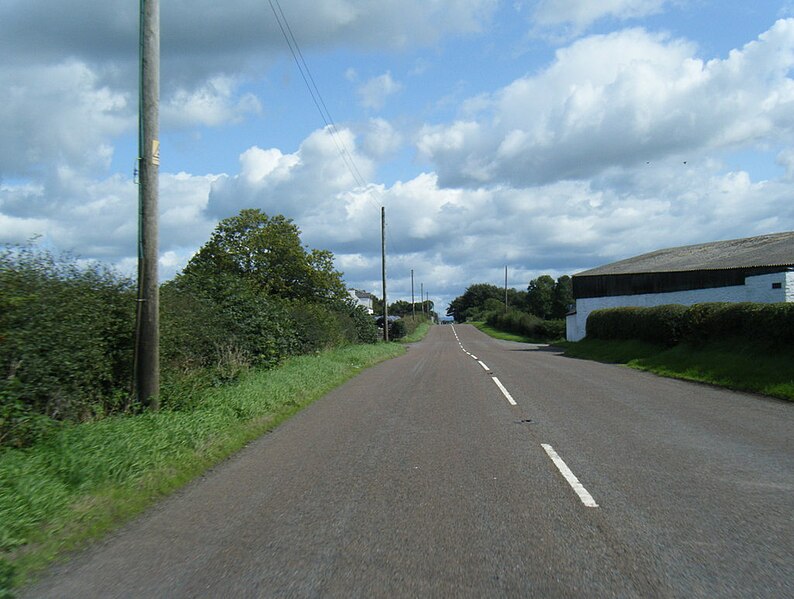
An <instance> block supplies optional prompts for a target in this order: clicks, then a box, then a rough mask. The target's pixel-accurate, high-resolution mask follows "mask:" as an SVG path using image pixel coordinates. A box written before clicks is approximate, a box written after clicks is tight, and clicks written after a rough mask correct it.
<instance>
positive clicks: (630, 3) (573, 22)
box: [534, 0, 672, 34]
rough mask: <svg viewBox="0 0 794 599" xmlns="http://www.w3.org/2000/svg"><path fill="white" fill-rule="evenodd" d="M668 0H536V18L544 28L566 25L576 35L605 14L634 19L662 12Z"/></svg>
mask: <svg viewBox="0 0 794 599" xmlns="http://www.w3.org/2000/svg"><path fill="white" fill-rule="evenodd" d="M671 3H672V1H671V0H598V1H597V2H594V1H593V0H539V1H538V3H537V5H536V6H535V11H534V18H535V21H536V22H537V23H538V24H539V25H541V26H544V27H550V26H559V25H567V26H569V28H570V29H571V31H570V33H573V34H577V33H580V32H582V31H584V30H585V29H587V28H588V27H589V26H590V25H592V24H593V23H595V22H596V21H598V20H600V19H603V18H605V17H612V18H615V19H619V20H627V19H636V18H640V17H646V16H649V15H653V14H657V13H660V12H662V10H663V9H664V8H665V6H666V5H668V4H671Z"/></svg>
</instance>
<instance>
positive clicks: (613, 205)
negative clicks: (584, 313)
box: [0, 0, 794, 313]
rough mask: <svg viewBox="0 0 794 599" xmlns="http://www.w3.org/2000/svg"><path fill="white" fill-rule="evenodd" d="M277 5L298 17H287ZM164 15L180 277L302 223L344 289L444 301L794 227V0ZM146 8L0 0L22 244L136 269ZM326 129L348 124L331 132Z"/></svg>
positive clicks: (0, 103)
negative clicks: (231, 223)
mask: <svg viewBox="0 0 794 599" xmlns="http://www.w3.org/2000/svg"><path fill="white" fill-rule="evenodd" d="M273 6H275V7H276V10H278V8H279V6H278V5H277V4H274V5H273ZM280 8H281V10H282V13H283V15H284V17H285V18H286V23H287V24H288V25H289V29H290V30H291V31H292V33H293V35H294V38H295V40H296V41H297V43H298V45H299V50H300V54H301V55H302V56H303V59H304V60H305V64H306V65H308V68H309V70H310V73H311V80H313V81H314V83H315V85H316V89H317V90H319V93H320V97H319V98H316V99H317V104H319V105H320V106H321V107H324V110H323V114H324V115H325V116H323V114H321V112H320V111H319V110H318V108H317V106H316V105H315V100H314V99H313V98H312V96H311V95H310V93H309V91H308V89H307V86H306V84H305V82H304V78H303V77H302V75H301V72H300V71H299V70H298V67H297V66H296V64H295V61H294V60H293V56H292V54H291V53H290V49H289V47H288V46H287V43H286V41H285V40H284V37H283V35H282V32H281V30H280V29H279V25H278V23H277V21H276V18H275V16H274V11H273V7H272V6H271V3H270V1H269V0H225V1H224V2H217V1H215V0H190V1H187V0H167V1H163V2H162V5H161V105H160V140H161V149H160V158H161V164H160V274H161V278H163V279H164V280H165V279H169V278H172V277H173V276H174V275H175V274H176V273H178V272H179V270H180V269H181V268H183V267H184V266H185V264H186V263H187V261H188V260H189V259H190V257H191V255H192V254H193V253H194V252H195V251H197V250H198V248H199V247H201V245H202V244H204V243H205V242H206V241H207V240H208V239H209V236H210V234H211V232H212V230H213V229H214V227H215V225H216V224H217V223H218V221H219V220H221V219H223V218H227V217H230V216H234V215H235V214H237V213H238V212H239V211H240V210H241V209H244V208H259V209H261V210H263V211H265V212H266V213H267V214H269V215H275V214H284V215H285V216H287V217H289V218H291V219H293V220H294V222H295V223H296V224H297V225H298V227H299V228H300V229H301V231H302V239H303V241H304V243H305V244H306V245H307V246H309V247H312V248H319V249H328V250H331V251H332V252H333V253H334V255H335V260H336V266H337V268H338V269H339V270H341V271H343V272H344V278H345V281H346V283H347V284H348V286H350V287H352V288H356V289H362V290H366V291H371V292H373V293H375V294H376V295H378V296H380V295H381V282H380V278H381V270H380V269H381V263H380V259H381V246H380V207H381V206H384V207H385V210H386V221H387V236H386V240H387V244H386V245H387V254H388V257H387V272H388V291H389V299H390V301H394V300H398V299H405V300H410V298H411V270H413V271H414V273H415V285H416V297H417V301H418V290H419V286H420V283H421V284H423V285H424V288H425V289H426V290H427V291H428V293H429V297H430V299H431V300H433V301H434V302H435V303H436V306H437V308H438V309H440V311H441V312H442V313H443V311H444V310H445V309H446V306H447V305H448V303H449V302H450V301H451V300H452V299H454V298H455V297H456V296H458V295H460V294H462V293H463V292H464V291H465V289H466V287H468V286H469V285H471V284H473V283H493V284H495V285H499V286H501V285H503V284H504V269H505V266H507V268H508V284H509V285H510V286H511V287H514V288H517V289H526V286H527V284H528V282H529V281H530V280H531V279H533V278H535V277H537V276H539V275H541V274H550V275H552V276H554V277H558V276H560V275H563V274H575V273H577V272H580V271H582V270H585V269H588V268H592V267H595V266H599V265H602V264H606V263H609V262H613V261H615V260H619V259H623V258H627V257H631V256H635V255H638V254H641V253H644V252H648V251H652V250H656V249H661V248H666V247H673V246H679V245H687V244H694V243H704V242H708V241H717V240H723V239H734V238H740V237H750V236H755V235H762V234H766V233H773V232H780V231H790V230H794V0H778V1H768V0H755V1H753V2H747V1H746V0H741V1H738V0H737V1H734V0H599V1H598V2H594V1H592V0H507V1H500V0H280ZM138 18H139V2H134V1H132V0H127V1H126V2H123V1H121V0H71V1H70V2H56V3H54V2H52V1H51V0H0V51H2V55H3V57H4V59H3V61H2V63H0V132H2V133H1V134H0V242H2V243H24V242H26V241H27V240H30V239H33V238H36V239H37V243H40V244H42V245H44V246H46V247H48V248H51V249H54V250H57V251H65V252H70V253H73V254H75V255H77V256H79V257H80V258H81V259H86V260H99V261H101V262H103V263H106V264H111V265H113V266H115V267H116V268H118V269H119V270H120V271H121V272H123V273H127V274H132V273H134V271H135V265H136V260H137V258H136V255H137V251H136V238H137V209H138V208H137V207H138V188H137V185H136V182H135V179H134V174H133V171H134V168H135V164H136V156H137V155H138V150H137V143H138V142H137V140H138V137H137V114H138ZM326 121H329V123H330V125H331V126H328V123H326Z"/></svg>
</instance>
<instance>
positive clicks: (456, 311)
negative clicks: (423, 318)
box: [447, 283, 504, 322]
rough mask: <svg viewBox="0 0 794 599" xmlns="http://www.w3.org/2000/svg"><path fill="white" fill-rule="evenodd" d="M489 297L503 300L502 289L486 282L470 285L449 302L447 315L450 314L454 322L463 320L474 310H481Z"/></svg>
mask: <svg viewBox="0 0 794 599" xmlns="http://www.w3.org/2000/svg"><path fill="white" fill-rule="evenodd" d="M489 298H493V299H497V300H498V299H502V301H504V289H500V288H499V287H497V286H496V285H490V284H488V283H475V284H474V285H470V286H469V287H468V288H467V289H466V291H465V292H464V293H463V295H460V296H458V297H456V298H455V299H454V300H452V302H451V303H450V304H449V307H448V308H447V316H452V317H453V318H454V319H455V322H465V321H466V318H467V317H468V316H470V315H471V314H473V312H474V311H477V312H480V311H482V309H483V306H484V305H485V300H487V299H489Z"/></svg>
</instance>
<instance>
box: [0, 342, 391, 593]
mask: <svg viewBox="0 0 794 599" xmlns="http://www.w3.org/2000/svg"><path fill="white" fill-rule="evenodd" d="M404 351H405V348H404V347H403V346H401V345H398V344H393V343H391V344H378V345H365V346H351V347H346V348H343V349H339V350H334V351H331V352H327V353H324V354H320V355H317V356H301V357H296V358H292V359H290V360H288V361H286V362H285V363H284V364H283V365H282V366H281V367H279V368H278V369H275V370H269V371H261V370H260V371H250V372H247V373H245V374H244V375H243V376H242V378H241V379H240V381H239V382H238V383H237V384H234V385H231V386H227V387H221V388H216V389H212V390H209V391H207V393H206V396H205V397H204V398H203V401H202V402H201V404H200V407H199V408H197V409H195V410H193V411H189V412H177V411H161V412H158V413H146V414H141V415H137V416H127V417H116V418H107V419H105V420H101V421H97V422H92V423H86V424H80V425H75V426H71V427H67V428H64V429H63V430H61V431H59V432H58V433H57V434H55V435H54V436H53V437H52V438H50V439H49V441H48V442H46V443H44V444H41V445H38V446H34V447H31V448H27V449H6V450H3V451H2V452H0V597H2V596H3V593H4V592H7V589H8V587H9V586H11V585H18V584H21V583H23V582H25V581H26V580H27V579H28V578H29V577H30V575H31V574H32V573H35V572H36V571H37V570H40V569H41V568H43V567H44V566H45V565H47V564H48V563H49V562H51V561H52V560H54V559H56V558H57V557H58V556H60V555H62V554H63V553H64V552H66V551H69V550H71V549H75V548H77V547H79V546H81V545H83V544H84V543H85V542H86V541H87V540H89V539H92V538H96V537H98V536H100V535H102V534H103V533H105V532H107V531H108V530H110V529H112V528H114V527H116V526H118V525H119V524H120V523H122V522H124V521H126V520H128V519H129V518H131V517H132V516H134V515H135V514H138V513H140V512H141V511H142V510H143V509H145V508H146V507H147V506H149V505H151V504H152V503H153V502H154V501H155V500H157V499H158V498H160V497H163V496H164V495H166V494H168V493H170V492H172V491H174V490H175V489H177V488H179V487H180V486H182V485H184V484H185V483H187V482H188V481H190V480H191V479H193V478H195V477H196V476H198V475H199V474H201V473H202V472H204V471H205V470H206V469H207V468H209V467H211V466H213V465H215V464H217V463H218V462H220V461H222V460H223V459H225V458H226V457H228V456H229V455H231V454H232V453H234V452H235V451H237V450H239V449H240V448H241V447H243V446H244V445H245V444H246V443H248V442H249V441H251V440H252V439H255V438H257V437H259V436H260V435H262V434H263V433H264V432H266V431H267V430H269V429H271V428H273V427H275V426H276V425H278V424H279V423H280V422H282V421H283V420H285V419H286V418H288V417H289V416H291V415H292V414H294V413H295V412H297V411H299V410H300V409H302V408H304V407H305V406H307V405H309V404H310V403H311V402H313V401H315V400H316V399H318V398H319V397H321V396H323V395H324V394H325V393H327V392H328V391H330V390H331V389H333V388H335V387H337V386H339V385H341V384H342V383H343V382H345V381H346V380H348V379H350V378H352V377H353V376H355V375H356V374H358V373H359V372H361V370H362V369H364V368H366V367H368V366H371V365H374V364H376V363H378V362H381V361H383V360H386V359H389V358H392V357H395V356H397V355H400V354H402V353H403V352H404ZM12 571H13V573H12ZM4 587H5V589H4Z"/></svg>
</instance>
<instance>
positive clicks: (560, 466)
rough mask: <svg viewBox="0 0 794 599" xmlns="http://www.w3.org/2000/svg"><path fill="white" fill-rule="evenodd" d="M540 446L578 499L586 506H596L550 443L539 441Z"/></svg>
mask: <svg viewBox="0 0 794 599" xmlns="http://www.w3.org/2000/svg"><path fill="white" fill-rule="evenodd" d="M541 447H543V449H545V450H546V453H547V454H549V457H550V458H551V461H552V462H554V465H555V466H557V470H559V471H560V474H562V475H563V476H564V477H565V480H567V481H568V484H569V485H571V488H572V489H573V490H574V491H575V492H576V494H577V495H578V496H579V499H581V500H582V503H583V504H585V505H586V506H587V507H598V504H597V503H596V502H595V499H593V496H592V495H590V493H588V492H587V489H585V488H584V485H582V483H580V482H579V479H578V478H576V476H575V475H574V473H573V472H571V469H570V468H568V466H567V465H566V464H565V462H563V461H562V458H561V457H560V456H558V455H557V452H556V451H554V448H553V447H552V446H551V445H547V444H545V443H541Z"/></svg>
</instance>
